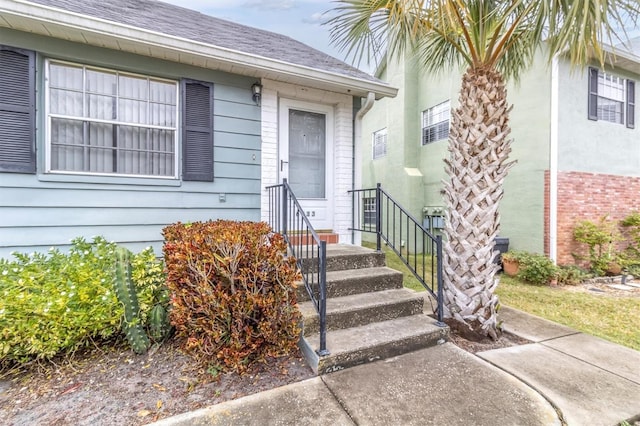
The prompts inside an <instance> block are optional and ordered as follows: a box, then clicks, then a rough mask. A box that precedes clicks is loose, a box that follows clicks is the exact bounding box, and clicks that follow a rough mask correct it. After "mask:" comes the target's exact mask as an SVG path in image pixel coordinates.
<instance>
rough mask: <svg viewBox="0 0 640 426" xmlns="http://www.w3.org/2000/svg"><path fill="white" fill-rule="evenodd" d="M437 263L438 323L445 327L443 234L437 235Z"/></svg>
mask: <svg viewBox="0 0 640 426" xmlns="http://www.w3.org/2000/svg"><path fill="white" fill-rule="evenodd" d="M436 252H437V256H438V257H437V258H436V264H437V272H436V273H437V281H438V301H437V303H438V322H436V325H438V326H440V327H445V326H446V324H445V323H444V321H442V314H443V312H442V311H443V309H444V282H443V276H442V235H436Z"/></svg>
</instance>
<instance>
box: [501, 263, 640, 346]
mask: <svg viewBox="0 0 640 426" xmlns="http://www.w3.org/2000/svg"><path fill="white" fill-rule="evenodd" d="M496 293H497V294H498V297H499V298H500V302H501V303H503V304H504V305H507V306H510V307H512V308H516V309H519V310H521V311H524V312H528V313H531V314H534V315H537V316H540V317H542V318H546V319H548V320H551V321H554V322H557V323H559V324H563V325H566V326H568V327H571V328H573V329H576V330H578V331H581V332H583V333H587V334H591V335H594V336H598V337H601V338H603V339H606V340H609V341H611V342H614V343H618V344H620V345H623V346H627V347H629V348H631V349H635V350H640V327H638V319H639V318H640V298H637V297H636V298H633V297H612V296H605V295H595V294H589V293H582V292H571V291H563V290H562V289H561V288H552V287H546V286H536V285H531V284H527V283H524V282H522V281H520V280H518V279H515V278H512V277H507V276H504V275H503V276H501V278H500V285H499V286H498V289H497V291H496Z"/></svg>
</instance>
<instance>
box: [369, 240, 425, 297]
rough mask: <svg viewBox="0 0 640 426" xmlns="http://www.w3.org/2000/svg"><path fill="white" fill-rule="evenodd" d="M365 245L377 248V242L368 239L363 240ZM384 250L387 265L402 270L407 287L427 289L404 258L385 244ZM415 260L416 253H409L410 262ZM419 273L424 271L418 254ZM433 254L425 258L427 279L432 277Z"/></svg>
mask: <svg viewBox="0 0 640 426" xmlns="http://www.w3.org/2000/svg"><path fill="white" fill-rule="evenodd" d="M362 245H363V246H364V247H367V248H370V249H374V250H375V248H376V245H375V243H369V242H366V241H363V242H362ZM382 251H383V252H384V254H385V256H386V261H387V266H388V267H389V268H391V269H395V270H396V271H400V272H402V276H403V279H402V283H403V285H404V286H405V287H406V288H410V289H411V290H415V291H425V288H424V286H423V285H422V284H421V283H420V281H418V280H417V279H416V277H415V276H414V275H413V273H412V272H411V271H410V270H409V268H408V267H407V265H405V264H404V262H403V261H402V260H400V258H399V257H398V255H397V254H395V253H394V252H393V250H391V249H390V248H389V247H387V246H383V247H382ZM414 261H415V255H409V262H410V263H411V264H413V262H414ZM417 263H418V273H421V272H422V257H421V255H418V261H417ZM431 271H432V269H431V256H430V255H427V259H425V276H426V278H427V279H429V278H430V277H431Z"/></svg>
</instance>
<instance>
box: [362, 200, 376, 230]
mask: <svg viewBox="0 0 640 426" xmlns="http://www.w3.org/2000/svg"><path fill="white" fill-rule="evenodd" d="M362 203H363V204H364V205H363V209H362V210H363V212H364V217H363V224H364V225H366V226H376V198H375V197H367V198H363V199H362Z"/></svg>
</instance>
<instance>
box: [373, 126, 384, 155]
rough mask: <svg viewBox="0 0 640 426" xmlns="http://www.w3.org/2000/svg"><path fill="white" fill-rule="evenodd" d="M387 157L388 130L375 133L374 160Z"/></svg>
mask: <svg viewBox="0 0 640 426" xmlns="http://www.w3.org/2000/svg"><path fill="white" fill-rule="evenodd" d="M385 155H387V129H386V128H384V129H381V130H378V131H377V132H373V159H374V160H375V159H376V158H380V157H384V156H385Z"/></svg>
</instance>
